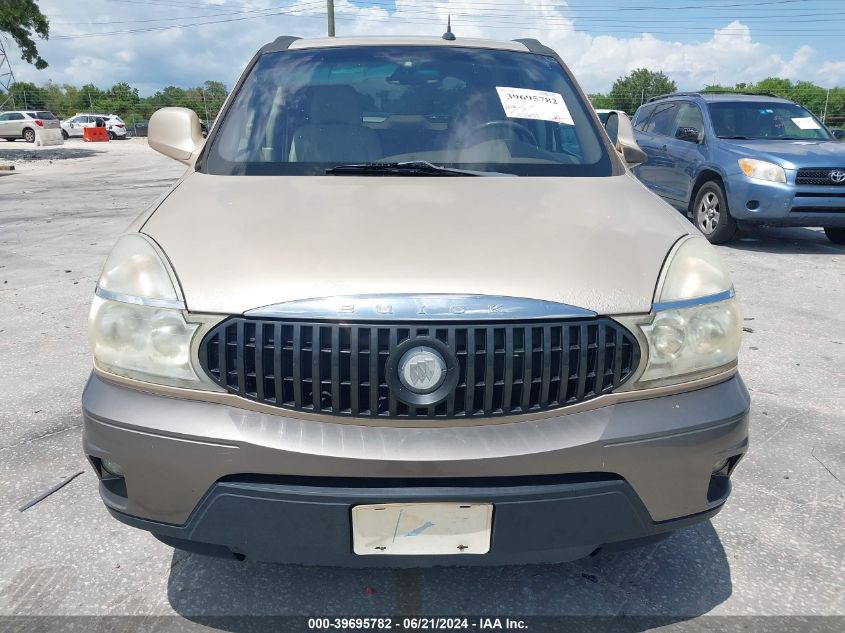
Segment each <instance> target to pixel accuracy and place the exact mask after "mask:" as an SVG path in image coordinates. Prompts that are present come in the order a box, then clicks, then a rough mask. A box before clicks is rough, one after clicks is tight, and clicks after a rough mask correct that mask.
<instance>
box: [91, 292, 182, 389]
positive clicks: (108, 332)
mask: <svg viewBox="0 0 845 633" xmlns="http://www.w3.org/2000/svg"><path fill="white" fill-rule="evenodd" d="M90 325H91V343H92V345H93V347H94V358H95V360H96V361H97V363H98V365H99V366H100V367H102V368H103V369H105V370H106V371H109V372H111V373H114V374H118V375H120V376H126V377H127V378H135V379H138V380H146V381H150V382H156V383H167V384H174V385H176V386H194V387H195V386H196V385H195V384H187V383H196V382H197V381H198V378H197V375H196V373H195V372H194V370H193V367H192V366H191V362H190V351H191V339H192V338H193V335H194V332H195V331H196V329H197V325H195V324H192V323H187V322H186V321H185V319H184V317H183V316H182V312H181V311H180V310H173V309H171V308H156V307H151V306H144V305H135V304H131V303H122V302H119V301H109V300H106V299H102V298H100V297H94V302H93V304H92V306H91V318H90Z"/></svg>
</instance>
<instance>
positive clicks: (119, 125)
mask: <svg viewBox="0 0 845 633" xmlns="http://www.w3.org/2000/svg"><path fill="white" fill-rule="evenodd" d="M114 126H115V127H123V123H115V124H114Z"/></svg>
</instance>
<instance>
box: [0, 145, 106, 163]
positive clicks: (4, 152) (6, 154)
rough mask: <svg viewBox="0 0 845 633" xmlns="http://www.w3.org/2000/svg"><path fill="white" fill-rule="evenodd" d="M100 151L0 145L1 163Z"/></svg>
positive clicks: (61, 158)
mask: <svg viewBox="0 0 845 633" xmlns="http://www.w3.org/2000/svg"><path fill="white" fill-rule="evenodd" d="M97 153H98V152H97V150H94V149H83V148H69V147H65V146H63V145H56V146H54V147H44V148H41V147H32V146H29V147H28V148H21V149H9V148H8V145H7V146H5V147H4V146H2V145H0V163H6V162H9V161H26V162H29V161H38V160H67V159H69V158H90V157H91V156H94V155H96V154H97Z"/></svg>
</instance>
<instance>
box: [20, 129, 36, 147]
mask: <svg viewBox="0 0 845 633" xmlns="http://www.w3.org/2000/svg"><path fill="white" fill-rule="evenodd" d="M23 140H25V141H26V142H27V143H34V142H35V130H33V129H32V128H25V129H24V131H23Z"/></svg>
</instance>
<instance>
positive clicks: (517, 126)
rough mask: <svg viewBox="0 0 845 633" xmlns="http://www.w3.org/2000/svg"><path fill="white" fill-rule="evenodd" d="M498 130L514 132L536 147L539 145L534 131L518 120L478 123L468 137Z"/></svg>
mask: <svg viewBox="0 0 845 633" xmlns="http://www.w3.org/2000/svg"><path fill="white" fill-rule="evenodd" d="M491 130H493V131H496V130H502V131H505V130H508V131H510V132H513V133H514V134H515V135H516V136H517V137H522V138H523V139H524V140H526V141H528V142H529V143H531V144H532V145H534V146H535V147H536V146H538V145H539V143H537V137H535V136H534V133H533V132H532V131H531V130H529V129H528V128H527V127H525V126H524V125H522V123H517V122H516V121H503V120H496V121H487V122H486V123H482V124H480V125H476V126H475V127H474V128H472V129H471V130H470V131H469V132H468V133H467V135H466V139H467V140H469V139H474V138H475V137H476V136H480V135H481V134H486V133H488V132H489V131H491ZM493 138H505V137H504V136H498V135H497V136H494V137H493Z"/></svg>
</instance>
